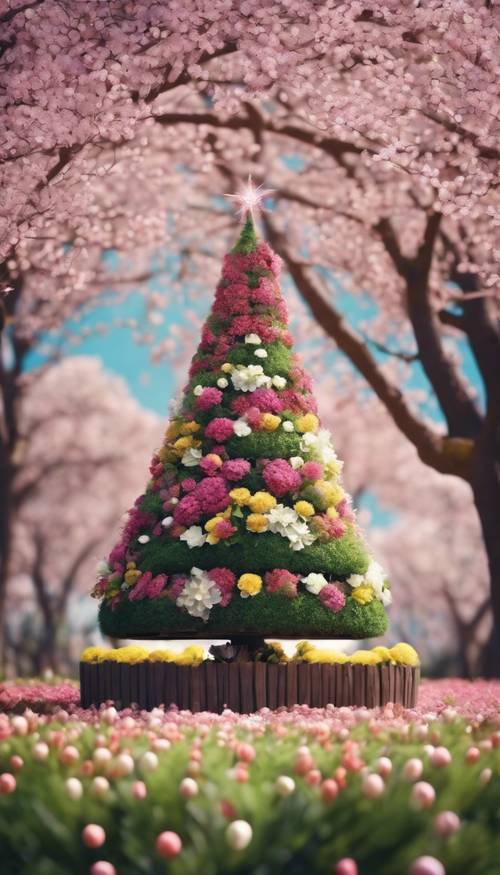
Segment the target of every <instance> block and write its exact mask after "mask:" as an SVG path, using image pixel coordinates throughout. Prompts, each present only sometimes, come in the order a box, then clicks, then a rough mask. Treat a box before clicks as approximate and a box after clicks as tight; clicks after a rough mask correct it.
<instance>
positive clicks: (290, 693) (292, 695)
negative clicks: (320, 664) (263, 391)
mask: <svg viewBox="0 0 500 875" xmlns="http://www.w3.org/2000/svg"><path fill="white" fill-rule="evenodd" d="M297 668H298V666H297V663H296V662H289V663H288V665H287V666H286V706H287V708H293V706H294V705H296V704H297V702H298V701H299V699H298V695H299V693H298V674H297Z"/></svg>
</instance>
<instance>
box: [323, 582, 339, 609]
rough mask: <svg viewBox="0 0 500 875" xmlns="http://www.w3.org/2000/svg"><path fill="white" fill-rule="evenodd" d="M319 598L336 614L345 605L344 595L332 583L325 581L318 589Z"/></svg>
mask: <svg viewBox="0 0 500 875" xmlns="http://www.w3.org/2000/svg"><path fill="white" fill-rule="evenodd" d="M319 600H320V602H321V604H322V605H324V607H325V608H328V610H329V611H332V612H333V613H334V614H337V613H338V612H339V611H341V610H342V608H343V607H344V605H345V595H344V593H343V592H341V590H340V589H339V588H338V586H335V584H334V583H327V585H326V586H324V587H323V589H322V590H320V593H319Z"/></svg>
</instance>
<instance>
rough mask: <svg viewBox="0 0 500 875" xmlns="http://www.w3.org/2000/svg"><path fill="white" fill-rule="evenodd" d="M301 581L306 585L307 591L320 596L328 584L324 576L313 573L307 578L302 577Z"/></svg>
mask: <svg viewBox="0 0 500 875" xmlns="http://www.w3.org/2000/svg"><path fill="white" fill-rule="evenodd" d="M300 579H301V581H302V583H304V584H305V587H306V589H307V590H308V591H309V592H311V593H312V594H313V595H319V593H320V592H321V590H322V589H323V587H324V586H326V585H327V583H328V581H327V579H326V577H325V576H324V575H323V574H315V573H314V572H312V571H311V573H310V574H308V575H307V577H301V578H300Z"/></svg>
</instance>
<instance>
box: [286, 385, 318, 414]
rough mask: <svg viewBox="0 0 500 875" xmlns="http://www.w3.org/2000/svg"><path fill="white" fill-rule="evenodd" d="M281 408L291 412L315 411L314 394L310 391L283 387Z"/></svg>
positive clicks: (316, 410)
mask: <svg viewBox="0 0 500 875" xmlns="http://www.w3.org/2000/svg"><path fill="white" fill-rule="evenodd" d="M281 400H282V402H283V409H285V408H286V409H287V410H291V411H292V412H293V413H317V412H318V405H317V403H316V399H315V397H314V395H311V394H310V393H307V392H306V393H304V394H303V393H301V392H295V391H294V390H293V389H283V392H282V393H281Z"/></svg>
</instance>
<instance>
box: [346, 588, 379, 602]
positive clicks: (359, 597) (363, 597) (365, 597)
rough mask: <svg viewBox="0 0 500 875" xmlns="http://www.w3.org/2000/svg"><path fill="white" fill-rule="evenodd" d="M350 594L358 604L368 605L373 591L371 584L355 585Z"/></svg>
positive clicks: (371, 599)
mask: <svg viewBox="0 0 500 875" xmlns="http://www.w3.org/2000/svg"><path fill="white" fill-rule="evenodd" d="M351 595H352V597H353V599H354V601H356V602H357V603H358V605H369V604H370V602H372V601H373V597H374V592H373V588H372V587H371V586H357V587H356V588H355V589H353V591H352V593H351Z"/></svg>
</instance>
